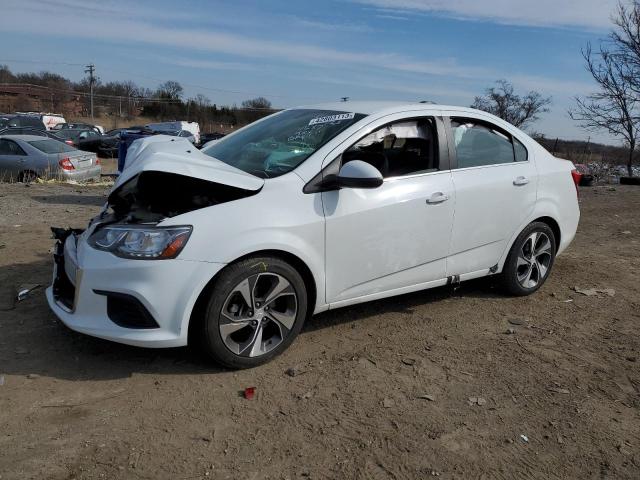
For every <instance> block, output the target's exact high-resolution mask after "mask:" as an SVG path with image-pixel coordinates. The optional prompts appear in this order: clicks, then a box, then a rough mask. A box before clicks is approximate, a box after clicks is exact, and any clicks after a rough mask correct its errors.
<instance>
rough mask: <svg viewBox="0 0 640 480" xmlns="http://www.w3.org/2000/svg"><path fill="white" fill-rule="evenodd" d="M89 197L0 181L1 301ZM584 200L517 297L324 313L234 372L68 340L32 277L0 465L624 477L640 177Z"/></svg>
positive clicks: (12, 365) (10, 360)
mask: <svg viewBox="0 0 640 480" xmlns="http://www.w3.org/2000/svg"><path fill="white" fill-rule="evenodd" d="M105 193H106V189H105V188H104V187H93V188H91V187H78V186H65V185H32V186H31V187H28V188H26V187H24V186H22V185H7V184H0V289H3V292H4V296H3V298H4V303H5V305H6V301H7V297H6V292H7V291H8V290H9V289H11V288H14V287H15V286H17V285H20V284H28V283H40V284H43V285H45V284H47V282H48V281H49V279H50V272H51V260H50V255H49V253H48V250H49V248H50V247H51V246H52V241H51V240H50V239H49V232H48V226H49V225H59V226H66V225H70V226H74V227H82V226H84V225H85V223H86V221H87V219H88V218H89V216H91V215H92V214H94V213H95V212H97V211H98V209H99V205H100V204H101V203H102V202H103V199H104V195H105ZM581 203H582V215H583V217H582V221H581V225H580V231H579V234H578V237H577V239H576V241H575V242H574V243H573V245H572V246H571V248H570V249H569V251H567V252H566V253H565V254H564V255H562V256H561V257H559V258H558V260H557V263H556V265H555V268H554V271H553V273H552V275H551V278H550V280H549V281H548V282H547V284H546V285H545V286H544V288H542V290H541V291H539V292H538V293H537V294H535V295H533V296H532V297H528V298H505V297H503V296H501V295H499V294H498V293H497V292H495V291H494V289H493V288H492V286H491V284H490V282H488V281H486V280H485V281H475V282H471V283H467V284H463V285H462V287H461V288H460V289H459V290H457V291H455V292H454V291H452V290H451V289H450V288H440V289H436V290H431V291H425V292H419V293H415V294H411V295H405V296H402V297H397V298H392V299H388V300H384V301H378V302H375V303H371V304H367V305H361V306H356V307H350V308H345V309H342V310H337V311H332V312H327V313H324V314H322V315H319V316H318V317H316V318H314V319H312V320H311V321H310V322H309V323H308V325H307V326H306V327H305V329H304V331H303V333H302V335H301V336H300V337H299V338H298V339H297V341H296V342H295V343H294V345H293V346H292V347H291V348H290V349H289V351H287V352H286V353H285V354H284V355H282V356H281V357H279V358H278V359H277V360H275V361H274V362H272V363H271V364H269V365H266V366H263V367H260V368H257V369H254V370H250V371H241V372H232V371H224V370H220V369H218V368H217V367H215V366H212V365H210V364H207V363H206V362H204V361H203V360H202V359H200V358H199V357H197V356H196V355H194V354H193V353H192V352H191V351H189V350H188V349H175V350H164V351H163V350H144V349H137V348H132V347H126V346H121V345H117V344H113V343H109V342H105V341H100V340H96V339H92V338H89V337H85V336H82V335H79V334H75V333H73V332H71V331H69V330H68V329H66V328H65V327H64V326H63V325H62V324H60V323H59V322H58V321H56V319H55V318H54V315H53V314H52V313H50V312H49V309H48V308H47V305H46V302H45V298H44V294H43V290H42V289H40V290H37V291H35V292H34V293H33V295H32V296H30V297H29V298H27V299H26V300H24V301H22V302H20V303H18V304H17V305H16V306H15V309H13V310H9V311H0V477H1V478H2V480H6V479H14V478H15V479H26V478H36V479H42V478H53V479H71V478H78V479H80V478H143V479H157V478H173V479H187V478H215V479H218V478H221V479H223V478H230V479H237V478H243V479H262V478H272V479H288V478H291V479H293V478H312V479H338V478H340V479H342V478H362V479H369V478H375V479H378V478H379V479H386V478H389V479H403V478H425V477H430V476H439V477H440V478H460V479H463V478H464V479H468V478H482V479H496V478H505V479H512V478H541V479H549V478H577V479H603V478H612V479H614V478H615V479H624V478H628V479H631V478H635V479H637V478H640V336H639V334H638V326H639V324H640V282H639V281H640V255H639V254H640V243H639V242H640V208H639V207H640V188H637V187H619V186H618V187H615V188H611V187H596V188H591V189H582V197H581ZM575 286H578V287H581V288H589V287H596V288H613V289H615V295H614V296H609V295H607V294H606V293H600V294H597V295H593V296H585V295H582V294H579V293H576V292H575V291H574V290H573V287H575ZM510 320H511V321H512V322H513V323H516V324H519V323H522V322H523V321H524V324H523V325H514V324H513V323H510ZM510 328H511V329H513V330H514V333H511V334H508V333H507V332H508V329H510ZM294 366H296V367H297V368H298V371H299V374H298V375H295V376H289V375H287V374H286V373H285V371H286V370H287V369H288V368H290V367H294ZM249 386H255V387H257V390H256V392H257V393H256V397H255V398H254V399H253V400H246V399H244V398H242V397H241V396H240V395H239V391H241V390H242V389H244V388H245V387H249ZM425 395H427V396H430V397H428V398H421V397H423V396H425ZM470 397H473V398H475V399H476V400H475V401H473V402H470V400H469V399H470ZM471 403H473V404H471Z"/></svg>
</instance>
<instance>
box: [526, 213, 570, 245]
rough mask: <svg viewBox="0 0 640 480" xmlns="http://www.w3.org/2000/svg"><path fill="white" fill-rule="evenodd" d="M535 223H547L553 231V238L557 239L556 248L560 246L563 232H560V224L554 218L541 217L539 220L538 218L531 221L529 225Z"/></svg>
mask: <svg viewBox="0 0 640 480" xmlns="http://www.w3.org/2000/svg"><path fill="white" fill-rule="evenodd" d="M533 222H542V223H546V224H547V225H548V226H549V228H550V229H551V231H552V232H553V236H554V237H555V241H556V248H557V247H558V246H559V245H560V240H561V239H562V232H561V231H560V224H559V223H558V222H557V221H556V220H555V219H554V218H553V217H549V216H544V217H539V218H536V219H535V220H532V221H530V222H529V224H531V223H533ZM527 225H528V224H527Z"/></svg>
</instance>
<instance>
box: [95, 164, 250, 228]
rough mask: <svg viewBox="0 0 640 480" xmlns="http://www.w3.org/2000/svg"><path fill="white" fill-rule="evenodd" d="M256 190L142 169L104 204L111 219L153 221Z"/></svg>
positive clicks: (119, 220)
mask: <svg viewBox="0 0 640 480" xmlns="http://www.w3.org/2000/svg"><path fill="white" fill-rule="evenodd" d="M259 191H260V190H245V189H242V188H238V187H232V186H229V185H224V184H221V183H216V182H213V181H209V180H202V179H199V178H194V177H189V176H185V175H179V174H176V173H169V172H161V171H153V170H145V171H142V172H140V173H139V174H138V175H136V176H134V177H132V178H130V179H129V180H127V181H126V182H125V183H123V184H122V185H120V186H119V187H118V188H116V189H115V190H114V191H113V192H111V194H110V195H109V198H108V207H109V208H110V210H111V217H112V218H111V220H112V221H116V222H123V223H156V222H160V221H161V220H163V219H164V218H169V217H175V216H177V215H180V214H183V213H187V212H191V211H193V210H198V209H201V208H206V207H211V206H213V205H218V204H220V203H225V202H230V201H233V200H238V199H241V198H246V197H249V196H251V195H255V194H256V193H258V192H259ZM108 214H109V212H105V213H104V214H103V216H102V218H101V219H102V220H106V218H105V217H106V216H107V215H108ZM109 223H111V222H109Z"/></svg>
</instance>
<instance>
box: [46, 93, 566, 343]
mask: <svg viewBox="0 0 640 480" xmlns="http://www.w3.org/2000/svg"><path fill="white" fill-rule="evenodd" d="M321 107H322V109H323V110H335V111H345V110H348V111H353V112H359V113H362V114H365V115H366V116H365V117H364V118H363V119H362V120H360V121H357V122H356V123H355V124H353V125H352V126H350V127H349V128H347V129H346V130H344V131H342V132H341V133H339V134H338V135H337V136H335V137H334V138H332V139H331V140H330V141H328V142H327V143H326V144H324V145H323V146H321V147H320V148H319V149H317V150H316V151H315V153H313V154H312V155H311V156H310V157H308V158H307V159H306V160H305V161H304V162H303V163H302V164H300V165H299V166H297V168H295V169H294V170H292V171H290V172H289V173H286V174H284V175H281V176H278V177H276V178H268V179H262V178H258V177H256V176H253V175H251V174H249V173H245V172H243V171H241V170H239V169H236V168H234V167H231V166H229V165H227V164H225V163H223V162H221V161H218V160H216V159H213V158H211V157H210V156H207V155H206V154H204V153H202V152H200V151H198V150H196V149H194V148H192V146H191V144H190V143H189V142H188V141H187V140H184V139H179V138H175V137H173V138H169V137H149V138H145V139H140V140H137V141H135V142H134V143H133V144H132V146H131V147H130V149H129V152H128V154H127V164H126V168H125V169H124V171H123V172H122V175H121V176H120V177H119V179H118V180H117V182H116V184H115V185H114V189H113V191H118V189H119V188H120V187H122V186H123V185H124V184H126V183H127V181H129V180H131V179H133V178H134V177H136V175H138V174H140V173H141V172H147V171H155V172H168V173H174V174H178V175H184V176H188V177H192V178H197V179H202V180H207V181H212V182H215V183H217V184H222V185H228V186H231V187H233V188H239V189H243V190H246V191H248V192H251V193H252V194H251V195H248V196H246V197H245V198H241V199H238V200H234V201H228V202H226V203H222V204H219V205H214V206H211V207H207V208H200V209H197V210H193V211H189V212H187V213H183V214H181V215H177V216H173V217H170V218H166V219H164V220H162V221H161V223H160V224H159V225H160V226H180V225H192V226H193V232H192V234H191V237H190V238H189V240H188V242H187V243H186V246H185V247H184V249H183V250H182V251H181V252H180V254H179V256H178V257H177V258H175V259H171V260H162V261H153V260H152V261H144V260H131V259H124V258H119V257H117V256H115V255H113V254H112V253H109V252H105V251H100V250H97V249H95V248H92V247H91V246H90V245H89V244H88V243H87V239H88V238H89V237H90V236H91V234H92V232H93V229H94V228H95V225H90V226H89V228H88V229H87V230H86V231H84V232H83V233H82V234H80V235H78V236H74V235H70V236H69V237H67V238H66V241H65V242H64V269H65V271H66V273H67V276H68V277H69V279H70V280H71V283H73V284H74V287H75V296H74V299H73V305H72V306H70V305H66V306H65V305H63V304H61V302H60V301H58V300H57V299H56V298H55V297H54V294H53V290H52V288H51V287H50V288H48V289H47V298H48V301H49V304H50V306H51V308H52V309H53V311H54V312H55V313H56V315H57V316H58V317H59V318H60V319H61V320H62V321H63V322H64V323H65V324H66V325H67V326H69V327H70V328H72V329H74V330H77V331H79V332H83V333H86V334H89V335H93V336H96V337H101V338H104V339H109V340H113V341H117V342H121V343H126V344H130V345H138V346H145V347H175V346H183V345H186V344H187V340H188V338H187V334H188V330H189V322H190V319H191V316H192V312H193V309H194V305H195V304H196V301H197V300H198V298H199V296H200V295H201V294H202V292H203V291H204V289H205V287H206V286H207V284H208V283H209V282H210V281H211V280H212V279H213V278H214V277H215V276H216V275H217V274H218V273H219V272H220V271H221V270H222V269H223V268H225V266H227V265H229V264H231V263H233V262H234V261H236V260H237V259H240V258H242V257H245V256H247V255H250V254H254V253H256V252H265V251H268V252H277V253H278V254H281V255H283V256H284V257H285V258H288V259H291V260H292V261H294V260H295V263H296V265H299V266H300V268H301V269H302V270H304V273H305V274H307V276H308V277H309V279H310V282H311V285H309V288H310V290H311V291H312V294H311V295H310V296H311V298H312V299H313V304H312V305H310V306H309V309H310V310H311V311H312V313H318V312H322V311H325V310H329V309H333V308H337V307H342V306H346V305H351V304H356V303H360V302H366V301H369V300H374V299H379V298H384V297H389V296H392V295H398V294H402V293H408V292H413V291H417V290H421V289H425V288H431V287H436V286H440V285H445V284H447V283H449V282H452V281H458V280H461V281H462V280H468V279H472V278H477V277H482V276H487V275H492V274H497V273H500V272H501V270H502V268H503V265H504V263H505V259H506V257H507V254H508V252H509V250H510V248H511V245H512V244H513V242H514V240H515V239H516V237H517V236H518V235H519V234H520V232H522V231H523V229H524V228H525V227H526V226H527V225H528V224H530V223H531V222H533V221H535V220H537V219H544V221H546V222H548V223H549V224H550V225H552V226H553V228H554V229H555V230H557V232H558V233H559V236H560V238H559V239H558V243H557V253H561V252H562V251H563V250H565V249H566V248H567V246H568V245H569V244H570V243H571V241H572V240H573V238H574V235H575V233H576V229H577V226H578V220H579V207H578V201H577V195H576V188H575V185H574V183H573V181H572V177H571V170H572V169H573V165H572V164H571V162H568V161H565V160H559V159H556V158H554V157H553V156H552V155H551V154H549V153H548V152H547V151H546V150H545V149H544V148H543V147H541V146H540V145H539V144H538V143H537V142H535V141H534V140H532V139H531V138H530V137H528V136H527V135H526V134H524V133H523V132H522V131H520V130H518V129H517V128H515V127H513V126H512V125H510V124H508V123H506V122H504V121H502V120H500V119H499V118H496V117H494V116H492V115H490V114H487V113H484V112H480V111H477V110H473V109H469V108H460V107H448V106H438V105H430V104H391V103H369V102H367V103H358V102H348V103H347V104H345V103H337V104H329V105H322V106H321ZM276 115H278V114H276ZM422 117H425V118H426V117H428V118H431V119H437V122H436V123H437V125H438V135H439V138H441V139H445V141H444V142H442V143H441V144H440V146H439V155H440V158H441V161H442V159H444V158H445V157H446V158H447V159H449V160H450V159H451V158H452V157H451V156H450V154H449V153H448V151H449V150H448V149H449V148H450V147H451V141H452V139H451V134H450V133H447V131H448V130H447V129H446V128H445V122H443V121H442V119H447V118H448V117H464V118H467V119H472V120H474V119H476V120H478V121H483V122H488V123H489V124H492V125H495V126H496V127H497V128H499V129H501V130H502V131H504V132H508V133H509V134H510V135H512V136H513V138H515V139H517V140H518V141H519V142H521V143H522V145H524V147H525V148H526V151H527V152H528V157H527V160H526V161H517V162H515V161H514V162H512V163H503V164H496V165H486V166H478V167H470V168H453V169H451V168H450V167H452V166H453V165H452V164H448V167H447V168H443V169H440V170H437V171H430V172H427V173H421V174H416V175H406V176H398V177H392V178H387V179H385V180H384V183H383V184H382V185H381V186H380V187H378V188H372V189H360V188H353V189H350V188H342V189H339V190H333V191H324V192H316V193H305V192H304V191H303V189H304V188H305V185H307V184H309V183H310V182H311V181H312V179H314V177H316V176H317V175H318V174H319V172H321V170H322V169H323V168H325V167H327V165H329V164H330V163H331V162H332V161H333V160H334V159H335V158H336V157H337V156H338V155H340V154H341V153H342V152H343V151H345V150H346V149H347V148H349V147H350V146H351V145H353V144H354V142H356V141H358V140H359V139H361V138H363V137H364V136H365V135H367V134H368V133H370V132H372V131H374V130H376V129H377V128H378V127H381V126H383V125H385V124H388V123H389V122H392V121H396V120H397V121H400V120H403V119H409V118H411V119H415V118H422ZM261 121H264V120H261ZM258 123H259V122H258ZM251 127H252V126H251V125H250V126H248V127H245V128H251ZM182 128H184V127H182ZM242 131H243V129H240V130H238V131H237V132H235V133H233V134H231V135H229V136H227V137H225V138H224V139H222V140H220V142H218V144H219V143H221V142H225V141H226V140H228V139H230V138H233V137H234V136H235V135H238V134H239V132H242ZM441 165H442V163H441ZM169 194H170V192H167V195H169ZM59 268H61V267H59ZM99 291H114V292H121V293H123V294H128V295H131V296H134V297H135V298H137V299H138V300H139V301H140V302H141V303H142V304H143V305H144V306H145V307H146V309H147V310H148V311H149V313H150V314H151V315H152V316H153V318H154V319H155V321H156V322H157V324H158V328H154V329H130V328H123V327H121V326H118V325H116V324H115V323H114V322H112V321H110V319H109V318H108V315H107V312H106V308H107V305H106V299H105V297H104V296H103V295H101V294H99V293H96V292H99Z"/></svg>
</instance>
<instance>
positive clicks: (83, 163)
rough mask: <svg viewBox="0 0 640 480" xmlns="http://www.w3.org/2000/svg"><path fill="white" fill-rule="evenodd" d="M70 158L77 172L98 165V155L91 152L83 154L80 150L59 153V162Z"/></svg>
mask: <svg viewBox="0 0 640 480" xmlns="http://www.w3.org/2000/svg"><path fill="white" fill-rule="evenodd" d="M64 158H68V159H69V161H70V162H71V164H72V165H73V167H74V168H75V169H76V170H84V169H86V168H91V167H93V166H94V165H95V164H96V154H95V153H90V152H82V151H80V150H78V151H76V152H67V153H59V154H58V160H62V159H64Z"/></svg>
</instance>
